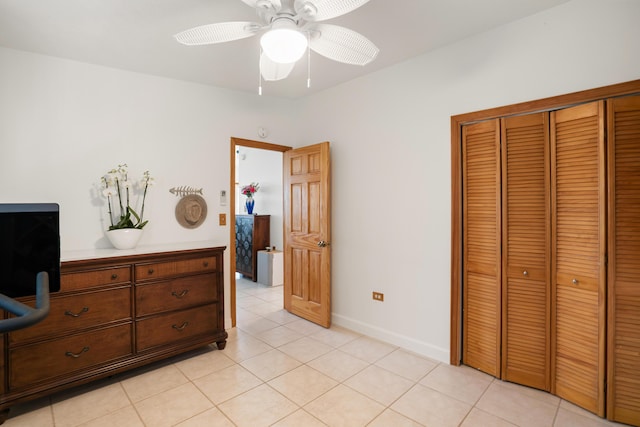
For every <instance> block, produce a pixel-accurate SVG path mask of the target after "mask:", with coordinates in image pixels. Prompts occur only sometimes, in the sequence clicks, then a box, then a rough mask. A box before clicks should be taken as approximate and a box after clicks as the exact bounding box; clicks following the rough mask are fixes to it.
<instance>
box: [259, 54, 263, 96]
mask: <svg viewBox="0 0 640 427" xmlns="http://www.w3.org/2000/svg"><path fill="white" fill-rule="evenodd" d="M261 58H262V48H260V56H259V57H258V95H259V96H262V61H261V60H260V59H261Z"/></svg>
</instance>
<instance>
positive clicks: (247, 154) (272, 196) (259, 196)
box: [236, 147, 284, 250]
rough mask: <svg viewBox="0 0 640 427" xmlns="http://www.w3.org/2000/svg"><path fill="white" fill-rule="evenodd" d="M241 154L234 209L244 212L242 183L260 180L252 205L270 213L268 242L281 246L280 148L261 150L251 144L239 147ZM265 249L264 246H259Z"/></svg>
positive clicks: (256, 212) (255, 210) (263, 213)
mask: <svg viewBox="0 0 640 427" xmlns="http://www.w3.org/2000/svg"><path fill="white" fill-rule="evenodd" d="M238 150H239V151H240V154H239V156H238V161H237V163H236V164H237V169H236V172H237V176H238V183H239V186H238V191H237V192H236V195H237V196H238V203H237V204H236V210H237V211H238V212H237V213H239V214H243V215H246V213H247V208H246V206H245V201H246V200H247V198H246V197H245V196H243V195H242V194H240V189H241V188H242V187H244V186H245V185H248V184H251V183H252V182H257V183H259V184H260V188H259V189H258V192H257V193H256V194H255V196H254V198H253V199H254V201H255V206H254V210H253V213H254V214H260V215H271V218H270V222H269V223H270V225H271V228H270V233H269V234H270V236H271V246H275V247H276V248H277V249H278V250H282V248H283V244H282V238H283V235H282V226H283V221H284V218H283V216H282V202H283V200H282V153H281V152H279V151H269V150H261V149H258V148H251V147H238ZM261 249H264V248H261Z"/></svg>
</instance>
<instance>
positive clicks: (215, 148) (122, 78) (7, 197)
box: [0, 48, 293, 324]
mask: <svg viewBox="0 0 640 427" xmlns="http://www.w3.org/2000/svg"><path fill="white" fill-rule="evenodd" d="M290 108H291V107H290V101H283V100H279V99H277V98H269V97H265V96H263V97H258V96H257V95H253V94H247V93H242V92H237V91H230V90H226V89H219V88H212V87H207V86H203V85H197V84H193V83H187V82H180V81H175V80H169V79H164V78H159V77H154V76H148V75H142V74H137V73H132V72H125V71H120V70H115V69H110V68H105V67H100V66H94V65H89V64H84V63H79V62H74V61H69V60H64V59H57V58H52V57H47V56H42V55H35V54H30V53H25V52H20V51H14V50H9V49H4V48H0V202H56V203H59V204H60V212H61V214H60V228H61V244H62V250H63V252H65V251H67V252H68V251H83V250H89V251H92V250H94V249H95V248H109V247H110V244H109V242H108V241H107V240H106V238H105V237H104V230H105V229H106V228H107V226H108V219H107V217H106V211H107V209H106V206H105V201H104V199H102V198H100V197H98V196H97V195H96V188H95V187H94V185H95V184H97V183H98V182H99V177H100V176H101V175H103V174H104V173H105V172H107V171H108V170H109V169H111V168H113V167H115V166H116V165H118V164H119V163H127V164H128V165H129V170H130V172H131V173H132V174H133V175H135V176H138V175H140V174H142V172H143V171H144V170H147V169H148V170H150V171H151V173H152V175H153V176H154V177H155V178H156V186H155V187H153V188H152V189H151V191H150V194H149V195H148V198H147V204H146V207H145V217H146V218H147V219H149V220H150V222H149V224H148V225H147V226H146V227H145V233H144V236H143V237H142V240H141V242H140V245H141V247H144V246H149V245H163V244H167V243H182V242H201V241H208V242H211V243H212V244H215V245H219V246H228V245H229V229H228V227H229V225H227V226H219V225H218V213H226V214H227V215H228V214H229V213H230V212H229V211H228V209H229V206H230V204H227V205H226V206H220V202H219V192H220V190H226V191H227V192H228V191H229V173H230V171H229V162H230V137H232V136H234V137H239V138H246V139H252V138H255V137H256V132H257V129H258V127H260V126H263V125H264V124H266V123H268V124H269V132H270V138H273V140H274V141H277V142H278V143H281V144H284V145H291V141H292V140H293V138H292V131H291V122H290V121H291V119H290V115H291V114H290ZM182 185H188V186H192V187H196V188H200V187H202V188H203V189H204V198H205V200H206V202H207V205H208V215H207V219H206V220H205V222H204V223H203V224H202V225H201V226H200V227H198V228H195V229H186V228H183V227H182V226H181V225H179V224H178V222H177V221H176V219H175V206H176V204H177V202H178V200H179V198H178V197H176V196H174V195H173V194H170V193H169V189H170V188H172V187H175V186H182ZM228 260H229V255H228V250H227V251H226V254H225V270H226V271H231V270H230V269H229V262H228ZM225 288H226V289H227V293H226V299H227V304H226V308H227V310H226V313H227V317H228V316H229V313H230V310H229V305H228V303H229V293H228V289H229V276H228V275H227V277H225ZM228 319H229V317H228ZM228 319H227V324H229V322H228Z"/></svg>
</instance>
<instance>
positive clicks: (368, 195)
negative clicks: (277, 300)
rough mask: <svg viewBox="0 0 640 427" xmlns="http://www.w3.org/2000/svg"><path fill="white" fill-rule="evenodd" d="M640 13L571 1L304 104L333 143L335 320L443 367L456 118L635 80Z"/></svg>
mask: <svg viewBox="0 0 640 427" xmlns="http://www.w3.org/2000/svg"><path fill="white" fill-rule="evenodd" d="M639 17H640V2H638V1H636V0H611V1H598V0H574V1H572V2H569V3H566V4H563V5H562V6H559V7H557V8H555V9H552V10H549V11H547V12H544V13H541V14H539V15H536V16H532V17H529V18H527V19H524V20H521V21H519V22H516V23H513V24H511V25H507V26H504V27H500V28H496V29H495V30H493V31H490V32H487V33H484V34H482V35H479V36H476V37H473V38H470V39H467V40H463V41H461V42H459V43H456V44H454V45H451V46H448V47H446V48H443V49H439V50H437V51H434V52H431V53H428V54H425V55H422V56H420V57H417V58H415V59H413V60H410V61H407V62H405V63H402V64H399V65H397V66H394V67H390V68H387V69H385V70H382V71H380V72H377V73H375V74H372V75H369V76H367V77H364V78H361V79H358V80H354V81H351V82H349V83H347V84H344V85H342V86H340V87H336V88H334V89H331V90H327V91H324V92H323V93H320V94H317V95H315V96H312V97H309V98H306V99H304V100H302V101H301V102H300V108H301V109H302V110H304V117H303V118H302V119H301V122H302V123H305V127H304V134H302V135H301V137H300V139H301V140H306V141H312V142H317V141H320V140H329V141H331V144H332V161H333V163H332V166H333V170H332V172H333V173H332V180H333V197H332V209H333V230H332V231H333V236H332V246H331V247H332V279H333V289H332V291H333V294H332V295H333V314H334V317H333V320H334V323H336V324H338V325H344V326H347V327H349V328H352V329H355V330H358V331H360V332H364V333H367V334H370V335H372V336H376V337H379V338H382V339H385V340H388V341H391V342H394V343H397V344H399V345H402V346H404V347H407V348H410V349H413V350H415V351H418V352H420V353H423V354H427V355H430V356H432V357H435V358H437V359H439V360H444V361H448V359H449V332H450V330H449V312H450V310H449V298H450V248H451V246H450V232H451V227H450V206H451V199H450V191H451V190H450V182H451V180H450V174H451V172H450V170H451V169H450V163H451V157H450V117H451V116H452V115H456V114H461V113H466V112H471V111H477V110H481V109H486V108H491V107H498V106H502V105H509V104H513V103H517V102H521V101H528V100H535V99H540V98H545V97H549V96H554V95H560V94H565V93H570V92H575V91H579V90H583V89H590V88H594V87H599V86H604V85H608V84H613V83H618V82H623V81H629V80H635V79H638V78H640V55H639V52H640V25H638V23H637V20H638V18H639ZM372 291H380V292H383V293H384V294H385V300H384V302H383V303H380V302H375V301H373V300H372V298H371V292H372Z"/></svg>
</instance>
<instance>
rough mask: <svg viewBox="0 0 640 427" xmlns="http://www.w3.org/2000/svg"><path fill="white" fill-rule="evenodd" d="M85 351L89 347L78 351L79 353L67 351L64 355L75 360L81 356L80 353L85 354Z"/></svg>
mask: <svg viewBox="0 0 640 427" xmlns="http://www.w3.org/2000/svg"><path fill="white" fill-rule="evenodd" d="M87 351H89V347H84V348H83V349H82V350H80V353H71V352H70V351H67V352H66V353H65V354H64V355H65V356H69V357H73V358H74V359H77V358H78V357H80V356H81V355H82V353H86V352H87Z"/></svg>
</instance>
